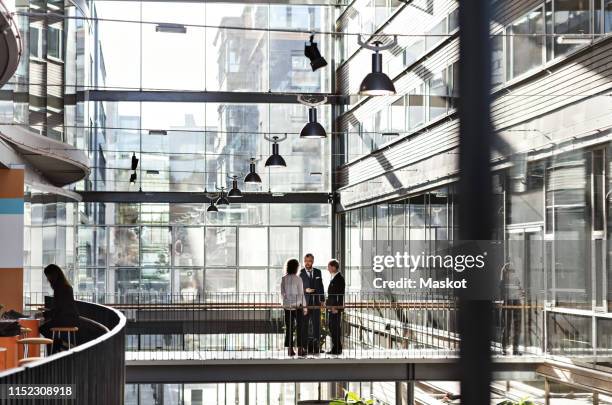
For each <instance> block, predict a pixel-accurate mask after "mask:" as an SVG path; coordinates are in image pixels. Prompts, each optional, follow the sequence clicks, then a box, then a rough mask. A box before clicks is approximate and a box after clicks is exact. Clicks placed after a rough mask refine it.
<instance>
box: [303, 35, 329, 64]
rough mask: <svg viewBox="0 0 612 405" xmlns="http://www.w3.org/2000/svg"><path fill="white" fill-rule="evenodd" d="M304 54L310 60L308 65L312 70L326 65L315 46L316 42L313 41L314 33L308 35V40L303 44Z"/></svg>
mask: <svg viewBox="0 0 612 405" xmlns="http://www.w3.org/2000/svg"><path fill="white" fill-rule="evenodd" d="M304 56H306V57H307V58H308V59H309V60H310V67H311V68H312V71H313V72H314V71H315V70H317V69H320V68H322V67H323V66H327V61H326V60H325V58H324V57H323V56H321V52H320V51H319V48H318V47H317V43H316V42H314V34H313V35H311V36H310V41H309V43H307V44H306V45H305V46H304Z"/></svg>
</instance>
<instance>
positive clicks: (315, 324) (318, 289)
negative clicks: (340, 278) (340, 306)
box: [300, 253, 325, 354]
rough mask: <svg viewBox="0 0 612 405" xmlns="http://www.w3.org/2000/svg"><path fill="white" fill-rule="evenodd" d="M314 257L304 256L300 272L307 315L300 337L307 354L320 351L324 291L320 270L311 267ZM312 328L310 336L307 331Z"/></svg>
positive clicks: (310, 255)
mask: <svg viewBox="0 0 612 405" xmlns="http://www.w3.org/2000/svg"><path fill="white" fill-rule="evenodd" d="M313 264H314V256H313V254H312V253H307V254H306V255H305V256H304V268H303V269H302V270H301V272H300V277H301V279H302V284H304V295H305V297H306V303H307V305H308V307H309V308H308V315H306V316H305V317H304V320H305V321H306V322H304V323H303V325H304V326H303V327H304V331H303V334H302V336H304V340H306V342H305V343H307V344H306V345H305V347H306V349H307V352H308V353H313V354H318V353H319V352H320V350H321V346H320V342H319V340H320V337H321V309H320V307H321V305H322V303H324V302H325V289H324V288H323V278H322V276H321V270H319V269H316V268H314V267H312V266H313ZM311 328H312V334H311V335H309V333H308V332H309V330H310V329H311Z"/></svg>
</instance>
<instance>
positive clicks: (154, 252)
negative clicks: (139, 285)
mask: <svg viewBox="0 0 612 405" xmlns="http://www.w3.org/2000/svg"><path fill="white" fill-rule="evenodd" d="M170 229H171V228H169V227H152V226H143V227H142V229H141V235H140V240H141V246H140V249H141V264H142V265H143V266H148V265H151V266H168V265H170V244H171V233H170Z"/></svg>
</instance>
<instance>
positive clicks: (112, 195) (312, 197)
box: [79, 191, 330, 204]
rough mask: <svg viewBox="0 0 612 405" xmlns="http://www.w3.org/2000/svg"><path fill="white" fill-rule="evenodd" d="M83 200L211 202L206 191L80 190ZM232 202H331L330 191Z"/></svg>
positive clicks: (254, 195)
mask: <svg viewBox="0 0 612 405" xmlns="http://www.w3.org/2000/svg"><path fill="white" fill-rule="evenodd" d="M79 194H81V196H82V197H83V202H97V203H182V204H202V203H208V202H210V198H209V197H207V196H206V194H204V193H190V192H172V191H170V192H166V191H152V192H146V191H143V192H139V191H79ZM242 195H243V197H242V198H237V199H235V200H232V201H230V202H236V203H237V204H329V202H330V194H328V193H278V194H276V193H249V192H243V193H242Z"/></svg>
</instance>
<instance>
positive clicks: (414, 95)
mask: <svg viewBox="0 0 612 405" xmlns="http://www.w3.org/2000/svg"><path fill="white" fill-rule="evenodd" d="M423 90H424V85H421V86H419V87H417V88H416V89H414V90H411V91H410V93H409V95H408V127H409V128H410V129H414V128H416V127H418V126H419V125H421V124H423V121H424V120H425V97H424V94H423Z"/></svg>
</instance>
